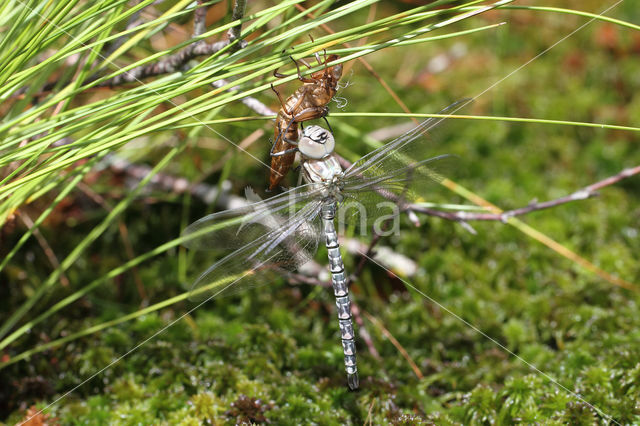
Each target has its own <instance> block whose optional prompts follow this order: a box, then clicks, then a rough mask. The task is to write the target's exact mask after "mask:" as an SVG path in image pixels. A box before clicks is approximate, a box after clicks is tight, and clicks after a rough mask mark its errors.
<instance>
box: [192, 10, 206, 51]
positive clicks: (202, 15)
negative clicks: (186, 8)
mask: <svg viewBox="0 0 640 426" xmlns="http://www.w3.org/2000/svg"><path fill="white" fill-rule="evenodd" d="M205 31H207V6H206V5H204V2H203V0H198V6H197V7H196V10H194V11H193V36H194V37H199V36H201V35H202V34H204V33H205ZM200 41H202V40H200ZM198 43H200V42H198Z"/></svg>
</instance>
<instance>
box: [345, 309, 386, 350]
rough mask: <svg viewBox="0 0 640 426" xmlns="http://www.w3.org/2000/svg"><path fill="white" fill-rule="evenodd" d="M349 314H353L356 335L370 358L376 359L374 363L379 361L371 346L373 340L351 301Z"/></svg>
mask: <svg viewBox="0 0 640 426" xmlns="http://www.w3.org/2000/svg"><path fill="white" fill-rule="evenodd" d="M351 313H352V314H353V319H354V320H355V321H356V324H358V335H359V336H360V337H361V338H362V340H363V341H364V343H365V345H367V349H369V353H370V354H371V356H372V357H374V358H375V359H376V361H381V360H382V358H381V357H380V353H379V352H378V350H377V349H376V347H375V345H374V344H373V339H371V334H369V332H368V331H367V327H366V326H365V325H364V321H362V316H361V315H360V307H358V304H357V303H356V302H355V300H353V298H352V300H351Z"/></svg>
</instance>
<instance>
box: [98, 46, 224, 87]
mask: <svg viewBox="0 0 640 426" xmlns="http://www.w3.org/2000/svg"><path fill="white" fill-rule="evenodd" d="M229 43H230V41H229V40H221V41H217V42H215V43H206V42H201V41H200V42H196V43H191V44H190V45H188V46H186V47H185V48H184V49H183V50H181V51H179V52H178V53H175V54H173V55H170V56H167V57H166V58H165V59H162V60H160V61H158V62H156V63H153V64H148V65H142V66H139V67H136V68H132V69H131V70H129V71H126V72H125V73H124V74H120V75H117V76H115V77H113V78H111V79H109V80H106V81H103V82H102V83H100V84H98V86H99V87H114V86H119V85H121V84H124V83H133V82H138V81H139V80H142V79H144V78H147V77H152V76H156V75H161V74H169V73H172V72H176V71H178V70H179V69H181V68H182V67H183V66H184V65H185V64H186V63H187V62H189V61H190V60H191V59H194V58H196V57H198V56H209V55H213V54H214V53H216V52H217V51H219V50H221V49H222V48H224V47H226V46H227V45H228V44H229ZM92 80H95V78H93V79H92Z"/></svg>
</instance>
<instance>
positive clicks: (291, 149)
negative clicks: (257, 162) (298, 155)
mask: <svg viewBox="0 0 640 426" xmlns="http://www.w3.org/2000/svg"><path fill="white" fill-rule="evenodd" d="M297 150H298V148H289V149H285V150H284V151H280V152H271V153H269V155H271V156H272V157H282V156H283V155H287V154H291V153H292V152H296V151H297Z"/></svg>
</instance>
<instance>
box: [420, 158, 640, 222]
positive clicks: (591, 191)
mask: <svg viewBox="0 0 640 426" xmlns="http://www.w3.org/2000/svg"><path fill="white" fill-rule="evenodd" d="M638 173H640V166H636V167H632V168H628V169H624V170H623V171H621V172H620V173H618V174H616V175H613V176H610V177H608V178H606V179H603V180H601V181H599V182H596V183H594V184H591V185H589V186H586V187H584V188H582V189H580V190H578V191H576V192H574V193H573V194H569V195H567V196H564V197H560V198H557V199H555V200H551V201H545V202H541V203H538V202H534V203H531V204H529V205H527V206H525V207H520V208H518V209H514V210H509V211H505V212H503V213H500V214H496V213H473V212H443V211H440V210H434V209H429V208H425V207H421V206H419V205H411V206H410V207H409V208H411V210H413V211H415V212H420V213H424V214H428V215H431V216H438V217H441V218H443V219H448V220H456V221H460V220H462V221H469V220H497V221H500V222H503V223H506V222H507V221H508V220H509V218H510V217H515V216H522V215H525V214H528V213H531V212H534V211H538V210H544V209H549V208H552V207H557V206H559V205H561V204H566V203H570V202H573V201H580V200H586V199H588V198H592V197H595V196H597V195H598V193H597V191H598V190H599V189H601V188H604V187H605V186H609V185H613V184H614V183H618V182H620V181H621V180H624V179H627V178H629V177H631V176H634V175H637V174H638Z"/></svg>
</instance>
